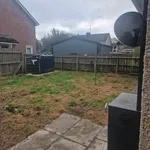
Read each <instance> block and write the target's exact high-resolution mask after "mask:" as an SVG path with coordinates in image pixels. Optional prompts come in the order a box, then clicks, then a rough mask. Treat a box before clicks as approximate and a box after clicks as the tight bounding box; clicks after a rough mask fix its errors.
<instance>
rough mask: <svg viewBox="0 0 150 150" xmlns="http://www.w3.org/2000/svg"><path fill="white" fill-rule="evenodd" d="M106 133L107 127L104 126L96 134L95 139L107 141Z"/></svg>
mask: <svg viewBox="0 0 150 150" xmlns="http://www.w3.org/2000/svg"><path fill="white" fill-rule="evenodd" d="M107 133H108V127H107V126H105V127H104V128H103V129H102V130H101V132H100V133H99V134H98V136H97V139H99V140H102V141H105V142H107V137H108V136H107Z"/></svg>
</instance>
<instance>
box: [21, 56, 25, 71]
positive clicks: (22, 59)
mask: <svg viewBox="0 0 150 150" xmlns="http://www.w3.org/2000/svg"><path fill="white" fill-rule="evenodd" d="M21 61H22V73H24V68H25V64H24V54H23V53H22V57H21Z"/></svg>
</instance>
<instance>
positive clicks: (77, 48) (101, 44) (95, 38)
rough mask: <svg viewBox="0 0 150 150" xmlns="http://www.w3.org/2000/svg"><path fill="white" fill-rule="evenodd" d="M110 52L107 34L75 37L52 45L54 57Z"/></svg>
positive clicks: (109, 40) (109, 41) (88, 34)
mask: <svg viewBox="0 0 150 150" xmlns="http://www.w3.org/2000/svg"><path fill="white" fill-rule="evenodd" d="M110 52H112V47H111V38H110V35H109V34H93V35H92V34H90V33H87V34H86V35H77V36H73V37H70V38H68V39H65V40H63V41H60V42H57V43H54V44H53V54H54V55H89V54H91V55H95V54H99V53H110Z"/></svg>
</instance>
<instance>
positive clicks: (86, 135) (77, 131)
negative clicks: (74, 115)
mask: <svg viewBox="0 0 150 150" xmlns="http://www.w3.org/2000/svg"><path fill="white" fill-rule="evenodd" d="M101 129H102V127H101V126H98V125H96V124H93V123H92V122H91V121H89V120H84V119H83V120H81V121H80V122H78V123H77V124H76V125H75V126H74V127H73V128H72V129H71V130H69V131H68V132H66V133H65V134H64V135H63V136H64V137H65V138H67V139H70V140H72V141H75V142H77V143H80V144H82V145H85V146H89V145H90V143H91V142H92V141H93V139H94V138H95V137H96V136H97V134H98V133H99V132H100V130H101Z"/></svg>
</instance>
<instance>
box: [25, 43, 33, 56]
mask: <svg viewBox="0 0 150 150" xmlns="http://www.w3.org/2000/svg"><path fill="white" fill-rule="evenodd" d="M26 54H33V46H32V45H27V46H26Z"/></svg>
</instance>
